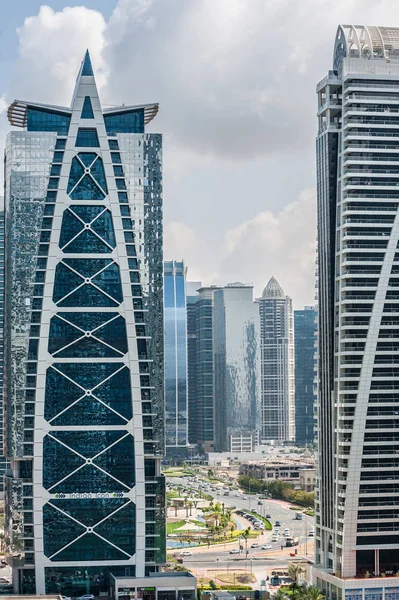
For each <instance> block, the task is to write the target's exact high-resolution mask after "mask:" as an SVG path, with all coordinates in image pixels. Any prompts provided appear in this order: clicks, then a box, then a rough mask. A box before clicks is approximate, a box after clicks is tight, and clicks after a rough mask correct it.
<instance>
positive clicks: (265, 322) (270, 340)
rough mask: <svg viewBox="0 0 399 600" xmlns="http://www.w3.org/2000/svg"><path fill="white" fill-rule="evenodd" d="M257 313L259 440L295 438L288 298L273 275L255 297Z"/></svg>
mask: <svg viewBox="0 0 399 600" xmlns="http://www.w3.org/2000/svg"><path fill="white" fill-rule="evenodd" d="M257 302H258V305H259V314H260V354H261V359H260V360H261V398H262V431H261V439H262V441H263V442H278V443H281V442H292V441H295V383H294V382H295V359H294V317H293V311H292V300H291V298H290V297H289V296H286V295H285V294H284V290H283V288H282V287H281V285H280V284H279V283H278V281H277V280H276V279H275V277H272V278H271V279H270V280H269V282H268V284H267V286H266V287H265V289H264V290H263V294H262V297H261V298H259V299H258V300H257Z"/></svg>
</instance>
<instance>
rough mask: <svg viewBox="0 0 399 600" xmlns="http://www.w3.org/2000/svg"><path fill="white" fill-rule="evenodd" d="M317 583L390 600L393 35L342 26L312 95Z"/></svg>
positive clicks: (397, 288) (394, 434) (396, 400)
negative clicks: (316, 275) (315, 123)
mask: <svg viewBox="0 0 399 600" xmlns="http://www.w3.org/2000/svg"><path fill="white" fill-rule="evenodd" d="M317 94H318V124H319V130H318V136H317V191H318V244H319V247H318V259H319V267H318V268H319V282H318V293H319V298H318V306H319V325H318V339H319V343H318V415H317V443H318V489H317V495H316V540H315V564H316V567H317V568H316V569H315V582H316V583H317V584H318V585H319V586H320V587H322V589H323V591H324V592H325V594H326V596H327V597H328V598H336V597H338V598H340V597H344V596H345V598H347V599H350V600H372V599H374V600H375V598H376V594H377V596H378V598H380V599H383V598H384V599H385V600H388V599H389V600H397V599H398V598H399V576H396V575H398V572H399V511H398V508H397V507H398V504H399V317H398V314H399V249H398V244H399V28H395V27H366V26H360V25H342V26H340V27H339V28H338V32H337V36H336V41H335V45H334V56H333V70H331V71H329V72H328V75H327V77H325V78H324V79H323V80H322V81H321V82H320V83H319V84H318V86H317Z"/></svg>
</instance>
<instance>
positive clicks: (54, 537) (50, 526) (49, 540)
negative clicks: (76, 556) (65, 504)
mask: <svg viewBox="0 0 399 600" xmlns="http://www.w3.org/2000/svg"><path fill="white" fill-rule="evenodd" d="M85 532H86V527H84V526H83V525H80V524H79V523H76V521H73V520H72V519H70V518H69V517H68V515H64V514H63V513H62V512H60V511H59V510H57V509H56V508H54V507H53V506H51V504H46V505H45V507H44V510H43V533H44V553H45V555H46V556H48V557H50V556H51V555H52V554H54V552H58V550H60V549H61V548H63V547H64V546H66V545H67V544H70V543H71V542H73V541H74V540H75V539H76V538H77V537H79V536H80V535H82V534H83V533H85Z"/></svg>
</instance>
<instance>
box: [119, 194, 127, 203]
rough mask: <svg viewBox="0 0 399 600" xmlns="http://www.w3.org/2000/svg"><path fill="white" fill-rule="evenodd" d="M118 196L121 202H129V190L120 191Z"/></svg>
mask: <svg viewBox="0 0 399 600" xmlns="http://www.w3.org/2000/svg"><path fill="white" fill-rule="evenodd" d="M118 198H119V202H120V203H121V204H122V203H125V202H128V197H127V192H118Z"/></svg>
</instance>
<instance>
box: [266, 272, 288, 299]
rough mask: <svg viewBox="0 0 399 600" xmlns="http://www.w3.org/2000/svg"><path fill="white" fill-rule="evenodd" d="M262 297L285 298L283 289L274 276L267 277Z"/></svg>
mask: <svg viewBox="0 0 399 600" xmlns="http://www.w3.org/2000/svg"><path fill="white" fill-rule="evenodd" d="M262 298H285V294H284V290H283V288H282V287H281V285H280V284H279V282H278V281H277V279H276V278H275V277H274V276H273V277H271V278H270V279H269V282H268V284H267V286H266V287H265V289H264V290H263V293H262Z"/></svg>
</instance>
